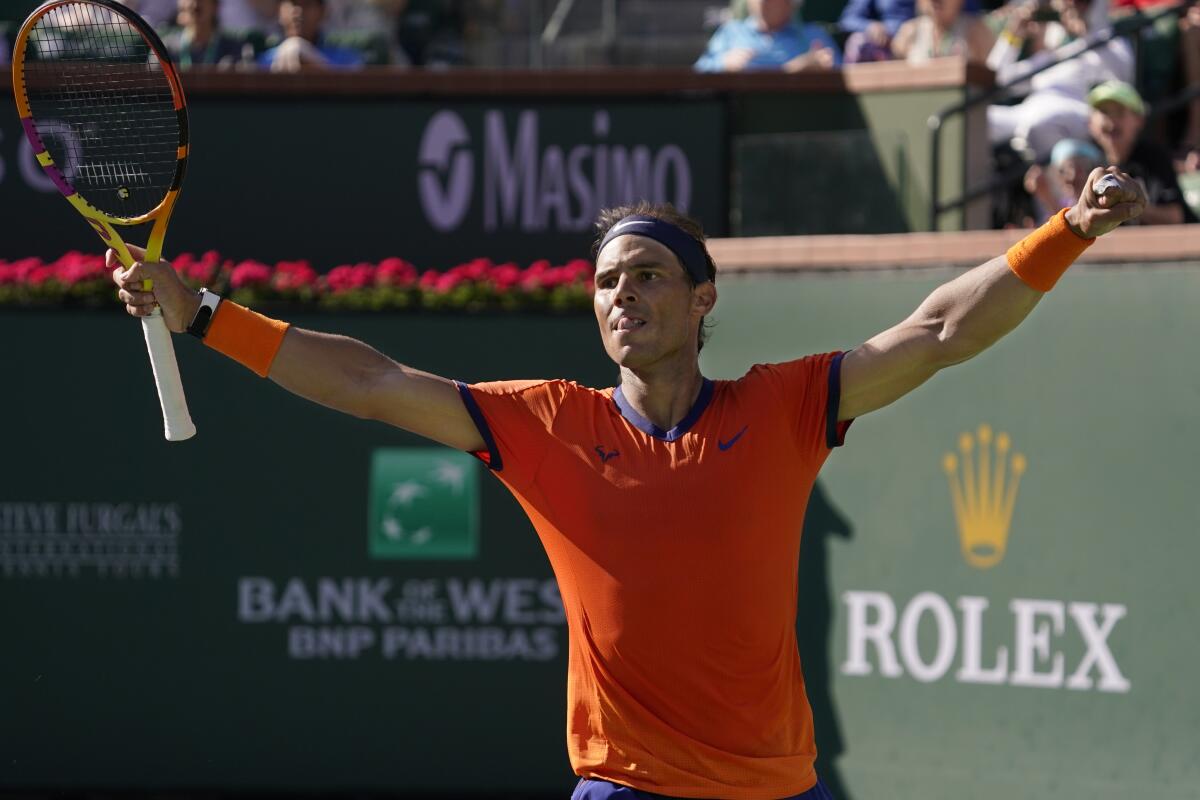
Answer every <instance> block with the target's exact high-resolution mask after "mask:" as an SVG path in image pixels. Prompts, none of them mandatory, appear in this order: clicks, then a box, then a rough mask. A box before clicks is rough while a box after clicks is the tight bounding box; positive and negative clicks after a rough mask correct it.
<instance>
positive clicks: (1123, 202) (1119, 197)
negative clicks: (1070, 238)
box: [1066, 167, 1146, 239]
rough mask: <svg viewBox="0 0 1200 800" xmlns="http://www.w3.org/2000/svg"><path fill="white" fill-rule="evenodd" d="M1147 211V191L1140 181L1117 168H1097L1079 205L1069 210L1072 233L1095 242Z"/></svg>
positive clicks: (1084, 189) (1069, 223)
mask: <svg viewBox="0 0 1200 800" xmlns="http://www.w3.org/2000/svg"><path fill="white" fill-rule="evenodd" d="M1102 179H1103V183H1101V180H1102ZM1097 188H1099V189H1100V191H1099V192H1097ZM1145 210H1146V190H1145V188H1144V187H1143V186H1142V184H1141V182H1140V181H1138V180H1135V179H1134V178H1131V177H1130V176H1129V175H1128V174H1126V173H1124V172H1121V171H1120V170H1119V169H1117V168H1116V167H1107V168H1106V167H1096V169H1094V170H1092V174H1091V175H1088V179H1087V184H1086V185H1085V186H1084V187H1083V194H1081V195H1080V196H1079V202H1077V203H1076V204H1075V205H1074V206H1072V207H1071V208H1069V209H1068V210H1067V216H1066V219H1067V225H1068V226H1070V228H1071V230H1073V231H1075V233H1077V234H1079V235H1080V236H1083V237H1085V238H1088V239H1092V238H1095V237H1097V236H1103V235H1104V234H1106V233H1108V232H1109V231H1111V230H1113V229H1115V228H1117V227H1119V226H1120V225H1121V223H1123V222H1128V221H1129V220H1131V219H1134V218H1135V217H1137V216H1139V215H1140V214H1141V213H1142V212H1143V211H1145Z"/></svg>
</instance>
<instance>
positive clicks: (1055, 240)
mask: <svg viewBox="0 0 1200 800" xmlns="http://www.w3.org/2000/svg"><path fill="white" fill-rule="evenodd" d="M1066 215H1067V210H1066V209H1065V208H1064V209H1063V210H1062V211H1059V212H1058V213H1057V214H1055V215H1054V216H1053V217H1051V218H1050V219H1049V220H1047V221H1046V224H1045V225H1043V226H1042V227H1040V228H1038V229H1037V230H1036V231H1034V232H1033V233H1031V234H1029V235H1028V236H1026V237H1025V238H1024V239H1022V240H1021V241H1019V242H1017V243H1016V244H1014V245H1013V246H1012V247H1010V248H1008V268H1009V269H1011V270H1012V271H1013V272H1014V273H1016V276H1017V277H1018V278H1020V279H1021V280H1022V281H1024V282H1025V283H1026V285H1028V286H1029V287H1030V288H1032V289H1037V290H1038V291H1039V292H1048V291H1050V290H1051V289H1053V288H1054V284H1056V283H1058V279H1059V278H1061V277H1062V276H1063V273H1064V272H1066V271H1067V268H1068V267H1070V266H1071V264H1073V263H1075V259H1077V258H1079V256H1080V255H1081V254H1082V253H1083V251H1084V250H1087V249H1088V248H1089V247H1091V246H1092V242H1094V241H1096V240H1095V239H1085V238H1084V237H1082V236H1079V235H1078V234H1076V233H1075V232H1074V231H1072V230H1071V229H1070V228H1069V227H1068V226H1067V220H1066Z"/></svg>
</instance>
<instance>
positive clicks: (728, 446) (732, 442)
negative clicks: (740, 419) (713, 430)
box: [717, 425, 750, 452]
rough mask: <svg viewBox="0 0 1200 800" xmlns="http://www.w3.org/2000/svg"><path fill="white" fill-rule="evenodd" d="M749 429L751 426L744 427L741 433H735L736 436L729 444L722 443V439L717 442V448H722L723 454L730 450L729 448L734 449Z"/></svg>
mask: <svg viewBox="0 0 1200 800" xmlns="http://www.w3.org/2000/svg"><path fill="white" fill-rule="evenodd" d="M749 427H750V426H749V425H746V426H744V427H743V428H742V429H741V430H740V431H738V432H737V433H735V434H734V435H733V438H732V439H730V440H729V441H728V442H722V441H721V440H720V439H718V440H717V447H719V448H721V451H722V452H724V451H726V450H728V449H729V448H731V447H733V446H734V445H735V444H737V440H738V439H740V438H742V434H743V433H745V432H746V428H749Z"/></svg>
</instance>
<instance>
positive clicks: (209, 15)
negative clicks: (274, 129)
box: [0, 0, 1200, 226]
mask: <svg viewBox="0 0 1200 800" xmlns="http://www.w3.org/2000/svg"><path fill="white" fill-rule="evenodd" d="M124 1H125V3H126V4H127V5H129V6H130V7H132V8H134V9H135V10H137V11H138V12H139V13H141V14H142V16H143V17H145V18H146V19H147V20H148V21H150V22H151V23H152V24H153V25H155V27H157V28H158V29H159V30H160V31H161V32H162V34H163V39H164V42H165V43H166V45H167V47H168V49H169V50H170V51H171V54H172V55H173V57H174V58H175V59H176V61H177V62H178V63H179V64H180V65H181V66H182V67H183V68H190V67H192V66H195V65H213V66H216V67H218V68H222V67H223V68H230V69H269V70H272V71H283V72H292V71H299V70H322V69H353V68H357V67H362V66H371V65H402V66H418V67H420V66H424V67H452V66H459V65H467V64H469V63H471V62H472V59H471V58H469V57H468V56H467V55H466V54H467V53H468V51H469V48H468V47H467V46H465V43H466V42H468V41H469V40H471V39H473V38H474V39H478V38H479V37H480V36H481V35H482V36H487V35H488V34H489V32H490V33H493V34H497V33H498V34H499V35H501V36H502V35H503V31H501V30H500V28H501V27H502V23H501V20H502V19H503V18H504V16H505V15H506V14H507V15H508V16H509V17H510V18H511V17H512V16H513V15H517V14H521V13H525V12H524V11H523V10H514V9H517V8H518V7H520V8H521V9H524V8H526V7H529V3H528V0H124ZM1179 2H1180V0H1171V2H1164V0H1007V2H1006V1H1005V0H809V3H810V4H811V5H812V6H814V7H816V8H818V9H819V10H818V13H815V14H813V16H814V17H817V19H816V20H811V19H808V18H807V17H806V13H805V12H806V9H805V8H804V4H803V2H802V0H732V2H728V3H725V2H724V1H723V0H713V2H712V6H715V7H714V8H708V9H707V10H708V12H709V13H707V14H702V15H698V16H703V17H704V19H703V20H702V21H701V20H699V19H698V20H697V29H698V30H700V29H702V28H701V26H704V27H707V28H708V29H709V30H713V32H712V34H711V38H710V39H709V40H708V43H707V46H706V47H704V48H703V49H702V52H700V53H699V54H698V58H697V59H696V61H695V68H696V69H697V70H701V71H706V72H742V71H750V70H778V71H783V72H807V71H817V70H836V69H839V68H840V67H841V66H842V65H843V64H855V63H864V62H878V61H897V62H903V63H907V64H921V63H923V62H927V61H930V60H932V59H937V58H942V57H947V56H957V57H961V58H965V59H967V60H968V61H972V62H976V63H978V64H981V65H986V66H987V67H988V68H989V69H991V70H992V71H994V72H995V75H996V82H997V85H1002V86H1006V87H1008V91H1007V92H1006V94H1004V95H1003V96H1001V97H999V98H998V100H997V101H996V102H995V103H993V104H992V105H991V106H989V107H988V109H987V127H988V136H989V140H990V143H991V146H992V148H993V155H994V158H995V163H996V175H997V180H996V184H997V185H996V191H995V192H994V199H995V201H996V202H994V203H993V207H994V208H995V209H996V212H995V215H996V218H995V222H996V224H997V225H1016V226H1027V225H1033V224H1036V223H1037V222H1039V221H1040V220H1042V219H1044V218H1045V217H1046V216H1047V215H1048V214H1050V213H1053V211H1054V210H1056V209H1057V208H1060V207H1061V206H1062V204H1063V203H1064V202H1066V200H1067V199H1068V198H1070V197H1072V196H1077V195H1078V192H1079V190H1080V187H1081V185H1082V182H1083V180H1084V179H1085V178H1086V176H1087V173H1088V171H1089V170H1090V168H1091V167H1092V166H1094V165H1096V164H1108V163H1115V164H1119V165H1121V166H1122V168H1124V169H1125V170H1126V171H1128V172H1130V173H1131V174H1133V175H1135V176H1136V177H1138V178H1139V179H1141V180H1142V181H1143V182H1144V183H1145V185H1146V188H1147V191H1148V194H1149V197H1150V202H1151V208H1150V209H1149V210H1148V211H1147V213H1146V214H1145V215H1144V217H1143V222H1144V224H1156V223H1177V222H1185V221H1186V222H1191V221H1194V220H1195V219H1196V216H1195V213H1194V209H1195V208H1196V207H1197V206H1200V5H1193V4H1192V3H1195V2H1198V0H1182V4H1181V5H1180V4H1179ZM822 4H823V5H822ZM553 5H555V4H554V3H550V6H553ZM621 7H622V5H621V3H618V4H617V8H618V10H619V9H620V8H621ZM689 7H694V6H689ZM1169 7H1170V8H1176V9H1177V10H1178V13H1161V12H1162V11H1163V10H1165V9H1167V8H1169ZM831 12H832V13H831ZM1147 17H1153V18H1154V23H1153V24H1152V25H1149V26H1141V27H1140V28H1139V29H1138V30H1132V28H1133V27H1134V26H1129V25H1127V24H1125V23H1127V22H1129V21H1136V20H1139V19H1146V18H1147ZM4 22H5V20H4V17H3V16H0V25H2V24H4ZM8 22H9V29H10V30H9V36H8V40H7V41H6V39H5V37H2V36H0V62H2V61H5V60H7V58H8V48H9V46H10V44H11V33H12V31H11V28H12V23H13V20H8ZM714 29H715V30H714ZM1126 30H1130V31H1132V32H1130V33H1124V32H1123V31H1126ZM527 38H530V37H527ZM697 49H700V48H699V47H697ZM692 52H693V53H694V52H695V50H693V51H692ZM475 61H476V62H478V58H477V59H475ZM475 65H476V66H488V64H486V63H476V64H475ZM1189 91H1191V94H1189ZM1181 178H1182V181H1183V184H1184V185H1187V186H1193V187H1195V191H1194V192H1193V193H1192V195H1189V194H1186V193H1185V192H1184V190H1183V189H1181ZM1189 199H1191V203H1189V202H1188V201H1189Z"/></svg>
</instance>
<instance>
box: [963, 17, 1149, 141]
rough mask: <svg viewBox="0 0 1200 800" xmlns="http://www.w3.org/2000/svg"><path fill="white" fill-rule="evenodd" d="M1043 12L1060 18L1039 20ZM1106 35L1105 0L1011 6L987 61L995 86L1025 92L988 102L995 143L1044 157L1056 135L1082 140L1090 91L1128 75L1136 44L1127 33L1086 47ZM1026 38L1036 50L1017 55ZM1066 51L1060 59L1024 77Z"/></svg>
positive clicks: (990, 131)
mask: <svg viewBox="0 0 1200 800" xmlns="http://www.w3.org/2000/svg"><path fill="white" fill-rule="evenodd" d="M1046 11H1049V12H1051V13H1056V14H1057V16H1058V21H1057V22H1046V23H1045V24H1039V22H1038V21H1037V18H1038V17H1039V16H1041V15H1042V14H1043V13H1045V12H1046ZM1110 33H1111V26H1110V24H1109V22H1108V2H1107V0H1091V2H1090V3H1089V2H1087V0H1051V5H1049V6H1047V5H1046V4H1044V3H1042V2H1039V0H1032V1H1031V2H1028V3H1025V4H1023V5H1019V6H1017V7H1015V8H1014V9H1013V10H1012V11H1011V13H1010V14H1009V16H1008V22H1007V24H1006V26H1005V28H1004V31H1003V32H1002V33H1001V35H1000V38H999V39H997V40H996V44H995V46H994V47H993V48H992V52H991V53H989V54H988V59H987V64H988V66H989V67H991V68H992V69H993V70H995V71H996V83H997V84H998V85H1010V86H1011V87H1012V91H1013V93H1015V94H1018V95H1020V94H1023V93H1024V94H1025V97H1024V99H1023V100H1022V101H1021V102H1020V103H1017V104H1016V105H1011V106H1005V105H993V106H991V107H989V108H988V136H989V139H990V140H991V142H992V144H993V145H1002V144H1005V143H1009V144H1011V145H1012V147H1013V149H1014V150H1016V151H1018V152H1019V153H1022V154H1024V155H1025V156H1026V157H1027V158H1028V159H1029V160H1031V161H1041V162H1044V161H1045V160H1046V159H1047V158H1049V156H1050V151H1051V150H1052V149H1053V147H1054V145H1055V144H1056V143H1058V142H1059V141H1061V140H1063V139H1086V138H1087V133H1088V114H1089V112H1090V109H1089V107H1088V104H1087V93H1088V91H1089V90H1090V89H1091V88H1092V87H1093V86H1095V85H1097V84H1099V83H1103V82H1104V81H1110V80H1119V81H1125V82H1129V81H1131V80H1132V79H1133V69H1134V58H1133V49H1132V48H1131V47H1130V46H1129V43H1128V42H1126V41H1125V40H1124V39H1120V38H1114V39H1112V40H1110V41H1108V42H1107V43H1106V44H1103V45H1100V46H1099V47H1097V48H1096V49H1094V50H1088V51H1087V52H1083V51H1084V50H1086V48H1087V47H1088V46H1089V45H1091V44H1092V43H1093V42H1095V41H1097V40H1098V39H1100V38H1103V37H1106V36H1108V35H1110ZM1031 39H1032V40H1033V41H1034V44H1035V45H1036V46H1037V47H1038V49H1037V52H1035V53H1034V54H1033V55H1032V56H1030V57H1029V58H1027V59H1024V60H1019V59H1020V55H1021V51H1022V49H1023V48H1024V46H1025V44H1026V42H1027V41H1029V40H1031ZM1064 57H1066V58H1065V60H1063V61H1061V63H1058V64H1056V65H1055V66H1052V67H1049V68H1048V69H1046V70H1044V71H1042V72H1039V73H1038V74H1036V75H1033V76H1032V77H1031V78H1029V80H1027V81H1026V80H1023V79H1024V78H1025V77H1026V76H1029V75H1030V73H1032V72H1034V71H1035V70H1037V69H1038V68H1040V67H1042V66H1045V65H1046V64H1048V63H1051V62H1053V61H1055V60H1057V59H1060V58H1064Z"/></svg>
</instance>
